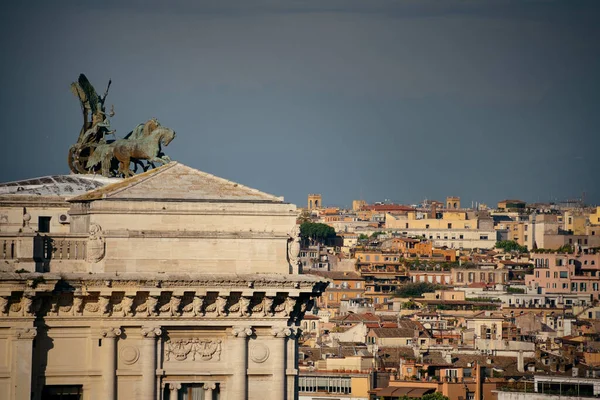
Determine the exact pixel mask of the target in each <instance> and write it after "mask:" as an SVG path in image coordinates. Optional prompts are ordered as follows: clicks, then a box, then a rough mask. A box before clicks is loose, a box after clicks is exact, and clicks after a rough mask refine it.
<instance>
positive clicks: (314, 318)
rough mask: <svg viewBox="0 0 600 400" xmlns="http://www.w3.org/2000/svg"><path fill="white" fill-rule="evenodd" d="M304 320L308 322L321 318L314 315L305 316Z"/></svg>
mask: <svg viewBox="0 0 600 400" xmlns="http://www.w3.org/2000/svg"><path fill="white" fill-rule="evenodd" d="M302 319H306V320H319V319H320V318H319V317H317V316H316V315H314V314H304V317H303V318H302Z"/></svg>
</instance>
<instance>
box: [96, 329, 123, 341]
mask: <svg viewBox="0 0 600 400" xmlns="http://www.w3.org/2000/svg"><path fill="white" fill-rule="evenodd" d="M121 333H123V332H122V331H121V328H105V329H102V332H101V334H102V337H105V338H109V339H114V338H117V337H119V336H121Z"/></svg>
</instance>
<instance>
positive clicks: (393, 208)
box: [361, 204, 415, 211]
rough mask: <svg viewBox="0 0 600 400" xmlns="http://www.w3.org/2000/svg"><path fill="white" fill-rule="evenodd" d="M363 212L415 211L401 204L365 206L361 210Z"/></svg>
mask: <svg viewBox="0 0 600 400" xmlns="http://www.w3.org/2000/svg"><path fill="white" fill-rule="evenodd" d="M361 210H362V211H415V209H414V208H412V207H409V206H403V205H400V204H373V205H365V206H362V208H361Z"/></svg>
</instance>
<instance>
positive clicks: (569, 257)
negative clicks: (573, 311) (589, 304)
mask: <svg viewBox="0 0 600 400" xmlns="http://www.w3.org/2000/svg"><path fill="white" fill-rule="evenodd" d="M533 262H534V271H533V274H532V275H527V276H526V277H525V283H526V285H527V287H529V288H530V289H533V290H536V291H538V292H539V293H558V294H562V293H564V294H576V293H578V294H589V295H590V296H591V297H592V298H594V299H600V252H597V251H593V250H590V251H584V252H580V253H574V254H565V253H537V254H534V255H533Z"/></svg>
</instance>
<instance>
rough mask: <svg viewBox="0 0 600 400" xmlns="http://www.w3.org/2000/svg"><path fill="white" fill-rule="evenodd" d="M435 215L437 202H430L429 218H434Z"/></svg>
mask: <svg viewBox="0 0 600 400" xmlns="http://www.w3.org/2000/svg"><path fill="white" fill-rule="evenodd" d="M436 217H437V202H435V201H434V202H433V203H431V216H430V218H431V219H436Z"/></svg>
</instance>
